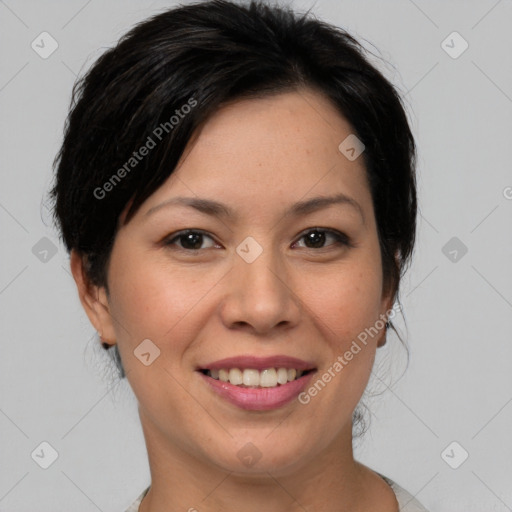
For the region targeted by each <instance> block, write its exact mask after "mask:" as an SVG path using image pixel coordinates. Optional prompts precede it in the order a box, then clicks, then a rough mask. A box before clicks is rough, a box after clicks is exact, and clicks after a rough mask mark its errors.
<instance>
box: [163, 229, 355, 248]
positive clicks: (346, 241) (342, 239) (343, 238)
mask: <svg viewBox="0 0 512 512" xmlns="http://www.w3.org/2000/svg"><path fill="white" fill-rule="evenodd" d="M315 232H316V233H325V234H327V235H331V236H332V237H333V238H334V240H335V243H334V244H331V245H327V246H324V247H320V248H317V249H315V248H314V247H304V249H307V250H312V251H315V250H318V251H322V250H325V249H328V248H329V247H332V246H345V247H354V246H353V244H352V243H351V240H350V238H349V237H348V236H347V235H345V234H344V233H341V232H340V231H336V230H333V229H325V228H309V229H308V230H307V231H305V232H303V233H302V234H301V236H300V237H299V238H298V239H297V241H299V240H302V239H303V238H304V237H305V236H307V235H308V234H310V233H315ZM189 234H197V235H203V236H204V237H208V238H210V239H211V240H213V238H212V237H211V236H210V235H209V234H208V233H206V231H203V230H202V229H185V230H182V231H178V232H177V233H173V234H172V235H170V237H169V238H167V239H166V240H165V241H164V245H165V246H166V247H169V246H172V245H174V242H175V241H176V240H178V239H180V238H181V237H183V236H186V235H189ZM294 243H296V242H294ZM176 250H179V251H183V252H187V253H189V254H190V253H198V252H199V251H200V250H201V249H186V248H184V247H179V246H177V247H176Z"/></svg>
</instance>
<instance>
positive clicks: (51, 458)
mask: <svg viewBox="0 0 512 512" xmlns="http://www.w3.org/2000/svg"><path fill="white" fill-rule="evenodd" d="M30 456H31V457H32V460H33V461H34V462H35V463H36V464H37V465H38V466H40V467H41V468H43V469H48V468H49V467H50V466H51V465H52V464H53V463H54V462H55V461H56V460H57V458H58V457H59V453H58V452H57V450H56V449H55V448H54V447H53V446H52V445H51V444H50V443H48V442H47V441H43V442H42V443H41V444H39V446H37V448H36V449H35V450H34V451H33V452H32V453H31V454H30Z"/></svg>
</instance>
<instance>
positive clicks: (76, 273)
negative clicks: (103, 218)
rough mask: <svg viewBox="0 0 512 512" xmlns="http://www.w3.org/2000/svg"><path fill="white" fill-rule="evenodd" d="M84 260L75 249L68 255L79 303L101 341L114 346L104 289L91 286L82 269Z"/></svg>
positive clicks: (114, 339)
mask: <svg viewBox="0 0 512 512" xmlns="http://www.w3.org/2000/svg"><path fill="white" fill-rule="evenodd" d="M84 258H85V256H82V255H81V254H79V253H78V252H77V251H76V250H75V249H73V250H72V251H71V254H70V267H71V273H72V274H73V279H74V280H75V283H76V286H77V288H78V296H79V297H80V302H81V303H82V306H83V308H84V310H85V312H86V313H87V316H88V317H89V320H90V322H91V324H92V325H93V326H94V328H95V329H96V330H97V331H98V333H99V334H100V337H101V340H102V342H104V343H107V344H109V345H115V343H116V336H115V331H114V326H113V321H112V316H111V314H110V305H109V302H108V296H107V292H106V290H105V287H103V286H101V287H100V286H96V285H93V284H92V283H91V282H90V280H89V278H88V277H87V274H86V272H85V268H84V263H85V261H84Z"/></svg>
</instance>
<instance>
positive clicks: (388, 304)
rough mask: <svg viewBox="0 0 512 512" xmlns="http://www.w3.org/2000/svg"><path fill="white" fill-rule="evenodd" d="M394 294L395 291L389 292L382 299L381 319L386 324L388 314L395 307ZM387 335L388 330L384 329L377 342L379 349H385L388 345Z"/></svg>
mask: <svg viewBox="0 0 512 512" xmlns="http://www.w3.org/2000/svg"><path fill="white" fill-rule="evenodd" d="M394 295H395V294H394V293H393V291H392V290H391V291H389V292H388V293H387V294H386V295H385V296H384V297H383V298H382V311H381V317H380V318H381V319H383V321H384V322H386V321H387V316H385V315H386V312H387V311H389V310H390V309H391V308H392V307H393V302H394ZM386 334H387V329H386V328H385V327H384V328H383V329H382V331H381V333H380V334H379V339H378V341H377V348H379V347H383V346H384V345H385V344H386V341H387V339H386Z"/></svg>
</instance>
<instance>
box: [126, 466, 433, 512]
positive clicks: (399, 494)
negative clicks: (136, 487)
mask: <svg viewBox="0 0 512 512" xmlns="http://www.w3.org/2000/svg"><path fill="white" fill-rule="evenodd" d="M377 474H378V475H379V476H380V477H381V478H382V479H383V480H384V481H385V482H386V483H387V484H388V485H389V486H390V487H391V489H392V490H393V492H394V493H395V496H396V500H397V501H398V506H399V512H428V510H427V509H426V508H425V507H424V506H423V505H422V504H421V503H420V502H419V501H418V500H417V499H416V498H415V497H414V496H412V495H411V494H410V493H409V492H407V491H406V490H405V489H404V488H402V487H400V486H399V485H398V484H397V483H396V482H394V481H393V480H391V478H388V477H386V476H384V475H382V474H380V473H377ZM148 491H149V487H148V488H147V489H144V491H142V493H141V494H140V495H139V496H138V498H137V499H136V500H135V501H134V502H133V503H132V504H131V505H130V506H129V507H128V508H127V509H126V511H125V512H138V510H139V506H140V504H141V502H142V499H143V498H144V496H146V494H147V492H148Z"/></svg>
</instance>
